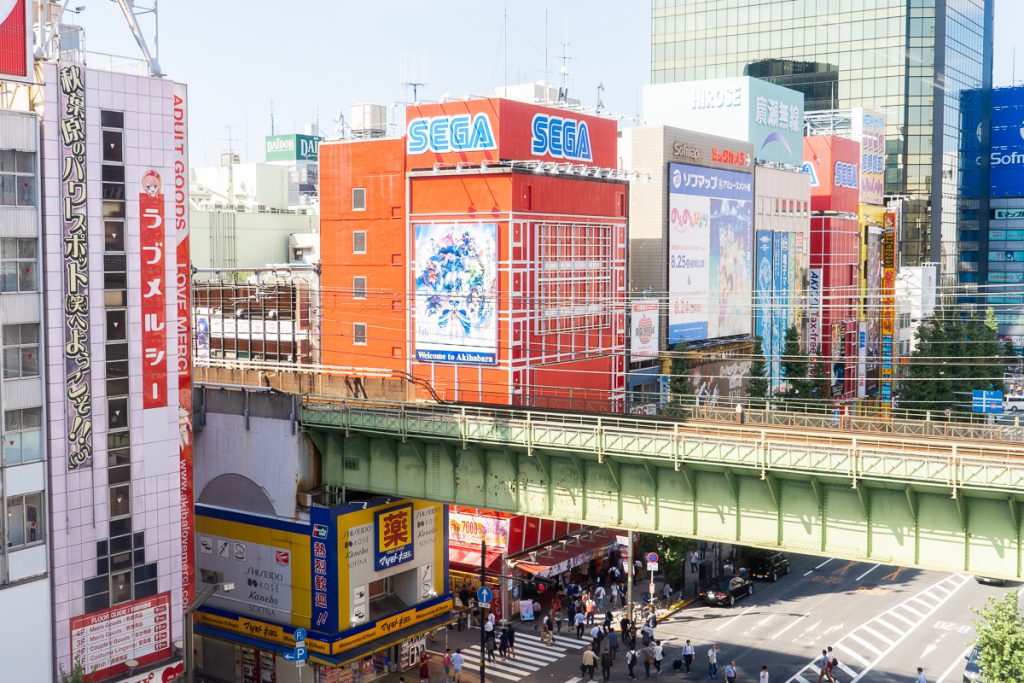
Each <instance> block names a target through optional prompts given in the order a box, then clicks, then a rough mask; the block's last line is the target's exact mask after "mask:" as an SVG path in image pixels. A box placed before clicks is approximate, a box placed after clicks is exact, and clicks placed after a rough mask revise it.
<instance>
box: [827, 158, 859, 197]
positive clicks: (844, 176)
mask: <svg viewBox="0 0 1024 683" xmlns="http://www.w3.org/2000/svg"><path fill="white" fill-rule="evenodd" d="M832 184H833V185H835V186H836V187H848V188H850V189H851V190H856V189H857V187H858V185H857V165H856V164H851V163H847V162H845V161H837V162H836V166H835V174H834V176H833V181H832Z"/></svg>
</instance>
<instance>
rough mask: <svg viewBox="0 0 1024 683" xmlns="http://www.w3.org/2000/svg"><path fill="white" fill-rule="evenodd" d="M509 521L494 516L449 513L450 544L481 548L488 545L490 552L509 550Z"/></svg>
mask: <svg viewBox="0 0 1024 683" xmlns="http://www.w3.org/2000/svg"><path fill="white" fill-rule="evenodd" d="M508 535H509V521H508V519H506V518H504V517H494V516H492V515H467V514H464V513H461V512H449V513H448V542H449V543H456V544H459V545H464V546H469V547H470V548H474V549H475V548H479V547H480V543H481V542H485V543H487V549H488V550H505V549H506V548H508Z"/></svg>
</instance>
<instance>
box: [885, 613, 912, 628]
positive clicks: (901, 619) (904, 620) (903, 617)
mask: <svg viewBox="0 0 1024 683" xmlns="http://www.w3.org/2000/svg"><path fill="white" fill-rule="evenodd" d="M886 614H887V615H889V616H893V617H896V618H897V619H899V620H900V621H902V622H903V623H904V624H906V625H907V626H913V625H914V622H913V621H911V620H910V619H907V618H906V617H905V616H903V615H902V614H897V613H896V612H894V611H892V610H889V611H888V612H886Z"/></svg>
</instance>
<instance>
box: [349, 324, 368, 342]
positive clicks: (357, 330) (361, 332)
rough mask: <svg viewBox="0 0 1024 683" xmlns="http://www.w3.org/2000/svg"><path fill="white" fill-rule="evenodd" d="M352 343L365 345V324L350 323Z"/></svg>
mask: <svg viewBox="0 0 1024 683" xmlns="http://www.w3.org/2000/svg"><path fill="white" fill-rule="evenodd" d="M352 343H353V344H362V345H364V346H365V345H366V323H352Z"/></svg>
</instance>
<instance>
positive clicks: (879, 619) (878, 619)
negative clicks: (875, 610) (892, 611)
mask: <svg viewBox="0 0 1024 683" xmlns="http://www.w3.org/2000/svg"><path fill="white" fill-rule="evenodd" d="M875 622H876V623H879V624H881V625H882V626H884V627H886V628H887V629H889V630H890V631H892V632H893V633H903V629H901V628H899V627H897V626H893V625H892V624H890V623H889V622H888V621H886V620H885V619H883V618H882V617H875Z"/></svg>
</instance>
